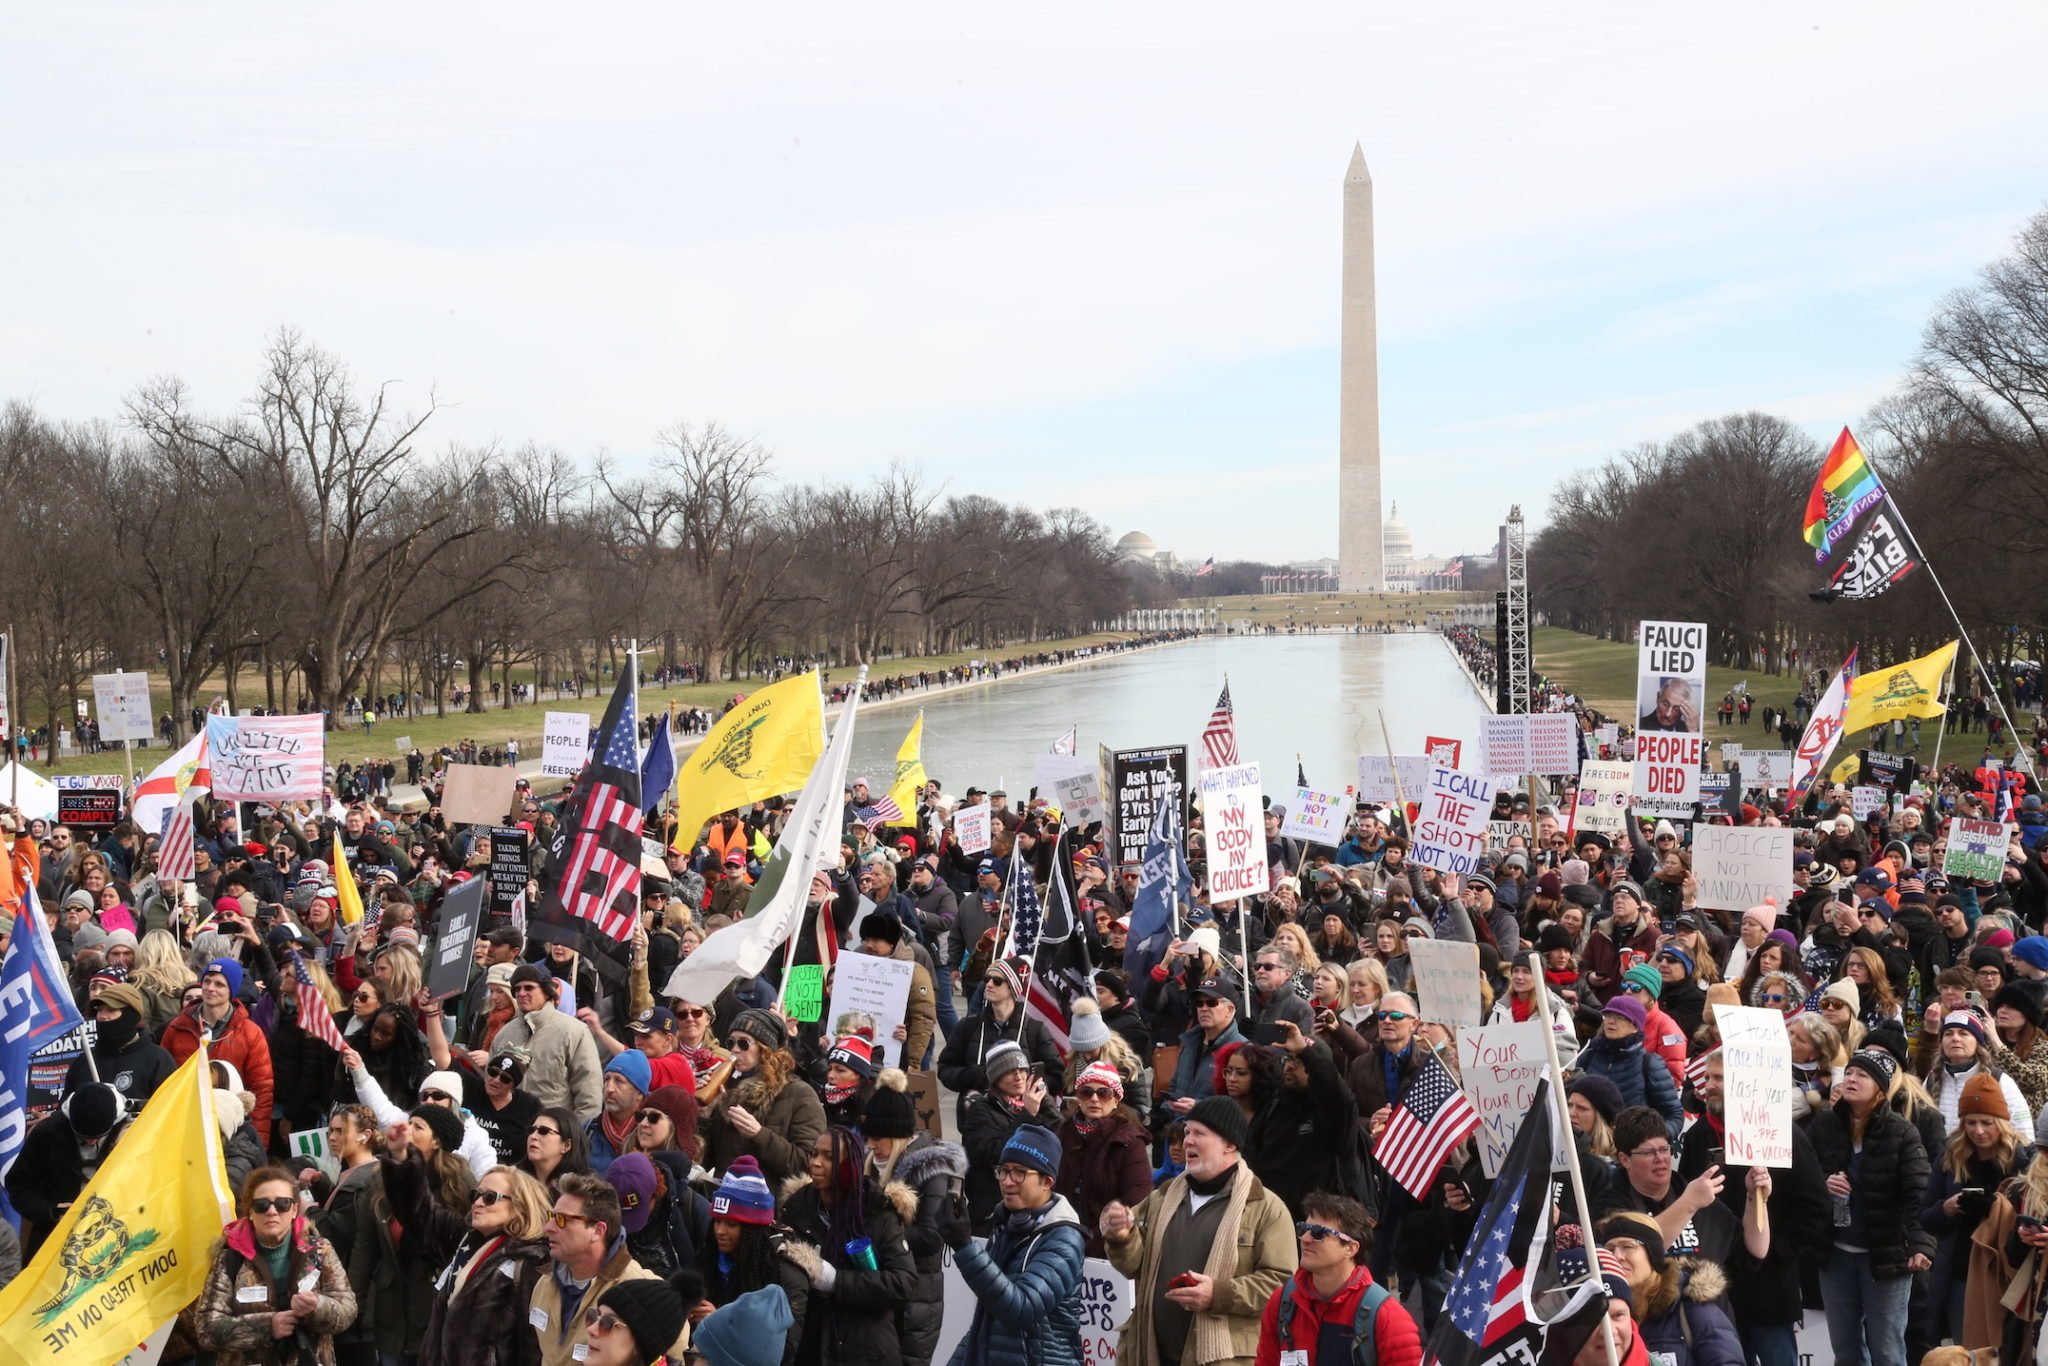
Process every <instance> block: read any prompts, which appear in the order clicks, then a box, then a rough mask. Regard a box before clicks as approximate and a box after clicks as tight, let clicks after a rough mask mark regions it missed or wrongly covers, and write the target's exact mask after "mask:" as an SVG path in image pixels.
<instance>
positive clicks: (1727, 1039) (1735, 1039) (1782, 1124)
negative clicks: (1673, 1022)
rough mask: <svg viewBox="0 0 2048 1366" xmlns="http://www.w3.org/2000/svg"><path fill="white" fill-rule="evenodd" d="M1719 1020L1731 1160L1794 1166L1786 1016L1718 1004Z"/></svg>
mask: <svg viewBox="0 0 2048 1366" xmlns="http://www.w3.org/2000/svg"><path fill="white" fill-rule="evenodd" d="M1714 1023H1715V1024H1717V1025H1718V1026H1720V1029H1721V1090H1722V1094H1723V1111H1722V1117H1723V1120H1724V1122H1725V1123H1726V1125H1727V1134H1726V1137H1727V1146H1728V1161H1727V1165H1728V1166H1730V1167H1755V1166H1765V1167H1789V1166H1791V1165H1792V1115H1793V1108H1792V1040H1791V1039H1790V1037H1788V1036H1787V1034H1786V1033H1785V1017H1784V1016H1783V1015H1780V1014H1779V1013H1778V1012H1777V1011H1775V1010H1761V1009H1758V1008H1756V1007H1754V1006H1716V1007H1714ZM1802 1108H1803V1107H1802Z"/></svg>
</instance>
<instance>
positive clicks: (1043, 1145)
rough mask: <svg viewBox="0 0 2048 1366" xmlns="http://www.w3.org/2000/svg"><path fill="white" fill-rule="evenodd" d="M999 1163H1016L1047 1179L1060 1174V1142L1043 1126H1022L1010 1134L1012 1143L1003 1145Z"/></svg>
mask: <svg viewBox="0 0 2048 1366" xmlns="http://www.w3.org/2000/svg"><path fill="white" fill-rule="evenodd" d="M997 1161H998V1163H999V1164H1000V1163H1004V1162H1014V1163H1016V1164H1017V1165H1018V1166H1020V1167H1029V1168H1031V1170H1032V1171H1035V1172H1037V1173H1038V1174H1039V1175H1041V1176H1045V1177H1057V1176H1058V1175H1059V1174H1060V1140H1059V1136H1058V1135H1056V1134H1054V1133H1053V1131H1052V1130H1050V1129H1048V1128H1046V1127H1045V1126H1044V1125H1041V1124H1020V1125H1018V1126H1017V1127H1016V1129H1015V1130H1013V1131H1012V1132H1011V1134H1010V1141H1009V1142H1008V1143H1005V1144H1004V1145H1003V1155H1002V1157H1000V1158H999V1159H997Z"/></svg>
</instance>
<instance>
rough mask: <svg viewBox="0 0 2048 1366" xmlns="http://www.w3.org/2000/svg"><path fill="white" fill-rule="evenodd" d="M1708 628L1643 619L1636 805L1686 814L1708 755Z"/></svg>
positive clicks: (1648, 812)
mask: <svg viewBox="0 0 2048 1366" xmlns="http://www.w3.org/2000/svg"><path fill="white" fill-rule="evenodd" d="M1706 692H1707V628H1706V626H1705V624H1704V623H1701V622H1696V621H1646V622H1643V623H1642V626H1641V630H1640V635H1639V644H1638V649H1637V654H1636V758H1635V764H1636V782H1635V795H1636V810H1637V811H1638V812H1640V813H1642V814H1645V815H1659V816H1676V817H1681V818H1683V817H1687V816H1690V815H1691V814H1692V806H1693V803H1694V802H1696V801H1698V800H1699V795H1700V765H1701V762H1702V761H1703V760H1704V759H1705V757H1706V743H1707V742H1706V735H1705V729H1704V728H1705V722H1706V712H1705V709H1704V706H1703V702H1704V699H1705V697H1706Z"/></svg>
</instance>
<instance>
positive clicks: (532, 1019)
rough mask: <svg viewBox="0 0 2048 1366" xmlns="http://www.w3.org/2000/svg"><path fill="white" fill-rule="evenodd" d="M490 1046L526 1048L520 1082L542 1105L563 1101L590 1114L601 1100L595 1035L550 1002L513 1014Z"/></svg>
mask: <svg viewBox="0 0 2048 1366" xmlns="http://www.w3.org/2000/svg"><path fill="white" fill-rule="evenodd" d="M491 1047H492V1049H493V1050H494V1051H496V1052H499V1053H502V1052H504V1051H505V1050H506V1049H508V1048H522V1049H525V1050H526V1054H527V1064H526V1080H525V1081H523V1082H521V1083H520V1084H519V1088H520V1089H521V1090H522V1091H525V1092H527V1093H528V1094H529V1095H531V1096H532V1097H533V1098H534V1099H535V1100H538V1101H539V1102H540V1103H541V1105H542V1106H543V1107H545V1106H549V1105H563V1106H567V1107H568V1109H569V1111H570V1112H571V1113H572V1114H575V1115H577V1116H579V1117H580V1118H583V1119H588V1118H590V1116H592V1115H594V1114H596V1113H597V1112H598V1109H599V1108H600V1106H601V1105H602V1104H603V1102H604V1086H603V1077H604V1064H603V1063H601V1062H600V1061H598V1057H597V1041H596V1040H595V1039H594V1038H592V1037H591V1034H590V1031H589V1030H588V1029H586V1028H584V1026H583V1024H582V1023H581V1022H580V1021H578V1020H574V1019H571V1018H570V1017H569V1016H567V1015H564V1014H563V1013H562V1012H561V1011H559V1010H557V1009H555V1008H554V1006H553V1005H544V1006H542V1007H541V1008H540V1009H539V1010H536V1011H531V1012H529V1013H527V1014H522V1015H514V1016H513V1018H512V1020H511V1021H510V1022H509V1023H508V1024H506V1026H505V1027H504V1028H503V1029H500V1030H499V1031H498V1037H497V1038H495V1039H493V1040H492V1041H491Z"/></svg>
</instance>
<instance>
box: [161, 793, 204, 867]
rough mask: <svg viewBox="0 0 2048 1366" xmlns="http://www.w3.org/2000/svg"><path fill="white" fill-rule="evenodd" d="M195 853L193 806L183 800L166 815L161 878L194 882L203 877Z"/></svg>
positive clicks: (162, 843)
mask: <svg viewBox="0 0 2048 1366" xmlns="http://www.w3.org/2000/svg"><path fill="white" fill-rule="evenodd" d="M192 850H193V830H192V803H191V802H189V801H186V800H184V799H183V798H180V799H179V800H178V801H177V802H176V803H175V804H174V805H172V807H171V809H170V810H168V811H166V812H164V837H163V839H162V840H161V841H160V842H159V843H158V844H157V847H156V871H157V876H158V877H169V878H176V879H177V880H178V881H180V882H190V881H192V880H193V878H195V877H197V876H198V875H199V873H198V868H197V865H196V862H195V860H194V858H193V853H192Z"/></svg>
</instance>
